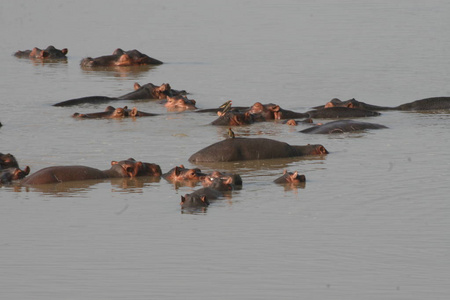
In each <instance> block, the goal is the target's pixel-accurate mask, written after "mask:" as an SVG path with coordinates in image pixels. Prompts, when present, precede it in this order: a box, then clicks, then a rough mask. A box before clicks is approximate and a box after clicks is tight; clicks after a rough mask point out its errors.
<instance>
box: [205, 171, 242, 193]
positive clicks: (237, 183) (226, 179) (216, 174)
mask: <svg viewBox="0 0 450 300" xmlns="http://www.w3.org/2000/svg"><path fill="white" fill-rule="evenodd" d="M214 180H221V181H222V182H223V183H224V184H229V185H230V187H231V189H233V190H234V189H241V188H242V178H241V176H240V175H239V174H234V173H223V172H220V171H213V172H211V173H208V174H206V176H205V177H204V178H203V179H202V185H203V186H204V187H208V186H210V185H211V183H212V182H213V181H214Z"/></svg>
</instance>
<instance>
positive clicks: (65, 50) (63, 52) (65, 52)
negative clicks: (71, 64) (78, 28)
mask: <svg viewBox="0 0 450 300" xmlns="http://www.w3.org/2000/svg"><path fill="white" fill-rule="evenodd" d="M61 52H62V54H64V55H66V54H67V53H68V52H69V49H67V48H63V49H62V50H61Z"/></svg>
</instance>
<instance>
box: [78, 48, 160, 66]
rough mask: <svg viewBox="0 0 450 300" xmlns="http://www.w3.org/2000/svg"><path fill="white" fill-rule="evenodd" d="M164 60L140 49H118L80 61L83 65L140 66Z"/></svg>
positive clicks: (157, 63) (156, 63)
mask: <svg viewBox="0 0 450 300" xmlns="http://www.w3.org/2000/svg"><path fill="white" fill-rule="evenodd" d="M162 63H163V62H162V61H160V60H157V59H154V58H152V57H150V56H148V55H146V54H143V53H141V52H139V51H138V50H136V49H134V50H129V51H123V50H122V49H120V48H119V49H116V50H115V51H114V52H113V54H112V55H104V56H100V57H96V58H92V57H86V58H83V59H82V60H81V62H80V65H81V66H82V67H87V68H93V67H111V66H120V67H123V66H139V65H160V64H162Z"/></svg>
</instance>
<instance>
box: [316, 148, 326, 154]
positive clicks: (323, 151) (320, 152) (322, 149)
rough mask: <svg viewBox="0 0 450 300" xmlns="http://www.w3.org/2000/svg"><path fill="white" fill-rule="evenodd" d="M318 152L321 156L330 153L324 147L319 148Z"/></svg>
mask: <svg viewBox="0 0 450 300" xmlns="http://www.w3.org/2000/svg"><path fill="white" fill-rule="evenodd" d="M317 151H318V152H319V154H327V153H328V151H327V149H325V147H324V146H319V147H318V148H317Z"/></svg>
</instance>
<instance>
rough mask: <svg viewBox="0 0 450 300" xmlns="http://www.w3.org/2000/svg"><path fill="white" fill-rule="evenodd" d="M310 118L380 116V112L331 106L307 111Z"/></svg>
mask: <svg viewBox="0 0 450 300" xmlns="http://www.w3.org/2000/svg"><path fill="white" fill-rule="evenodd" d="M306 114H308V117H309V118H313V119H314V118H317V119H340V118H364V117H375V116H379V115H380V113H379V112H376V111H371V110H366V109H358V108H348V107H330V108H319V109H316V110H310V111H308V112H306Z"/></svg>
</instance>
